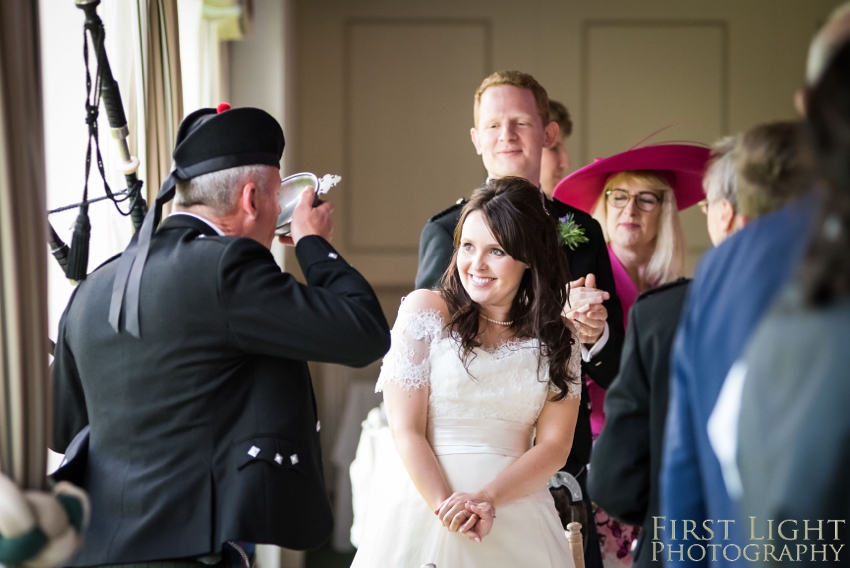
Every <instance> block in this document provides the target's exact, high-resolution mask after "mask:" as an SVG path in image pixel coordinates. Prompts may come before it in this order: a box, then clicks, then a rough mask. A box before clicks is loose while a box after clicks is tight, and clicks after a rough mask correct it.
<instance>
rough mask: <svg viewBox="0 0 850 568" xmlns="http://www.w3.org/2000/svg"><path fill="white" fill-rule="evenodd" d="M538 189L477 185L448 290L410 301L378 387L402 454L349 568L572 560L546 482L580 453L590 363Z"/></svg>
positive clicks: (517, 182) (387, 472)
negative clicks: (567, 315) (576, 440)
mask: <svg viewBox="0 0 850 568" xmlns="http://www.w3.org/2000/svg"><path fill="white" fill-rule="evenodd" d="M540 195H541V194H540V191H539V190H538V189H537V188H536V187H534V186H532V185H531V184H529V183H528V182H527V181H526V180H524V179H521V178H502V179H492V180H489V181H488V182H487V183H486V184H485V185H484V186H482V187H481V188H479V189H478V190H476V191H475V193H474V194H473V196H472V199H471V200H470V202H469V203H468V204H467V205H466V206H465V207H464V210H463V212H462V215H461V219H460V223H459V224H458V230H457V231H456V232H455V255H454V258H453V260H452V263H451V265H450V266H449V268H448V269H447V271H446V274H445V275H444V276H443V282H442V288H441V289H439V290H436V291H431V290H417V291H415V292H413V293H411V294H410V295H409V296H407V298H406V299H405V300H404V301H403V303H402V305H401V308H400V309H399V313H398V318H397V319H396V323H395V326H394V328H393V331H392V347H391V348H390V351H389V353H387V355H386V357H385V358H384V363H383V367H382V368H381V374H380V377H379V379H378V385H377V390H379V391H380V390H383V392H384V404H385V408H386V412H387V419H388V422H389V426H390V431H391V433H392V438H393V441H394V444H395V447H396V449H397V455H396V456H394V457H393V458H392V459H391V460H389V463H386V462H384V463H383V464H382V467H381V468H380V470H379V471H377V472H376V474H375V478H374V479H373V483H372V489H371V491H370V495H371V496H372V500H371V502H370V503H369V506H368V510H367V511H366V513H365V515H366V518H365V520H364V530H363V537H362V540H361V542H360V548H359V550H358V552H357V555H356V556H355V558H354V563H353V564H352V568H364V567H368V568H389V567H392V568H419V567H420V566H421V565H422V564H425V563H434V564H436V566H437V568H465V567H482V568H484V567H486V568H493V567H522V568H538V567H540V568H544V567H558V568H561V567H565V566H567V567H569V566H572V565H573V562H572V557H571V555H570V553H569V549H568V546H567V540H566V538H565V536H564V532H563V529H562V528H561V523H560V520H559V519H558V514H557V512H556V511H555V506H554V503H553V501H552V497H551V496H550V494H549V491H548V489H547V487H546V482H547V481H548V480H549V478H550V477H551V476H552V475H553V474H554V473H555V472H557V471H558V469H559V468H560V467H561V466H562V465H563V464H564V463H565V462H566V460H567V455H568V454H569V452H570V446H571V444H572V439H573V430H574V428H575V423H576V416H577V415H578V405H579V397H580V393H581V387H580V383H579V375H580V358H579V348H578V345H577V344H576V340H575V339H574V337H575V335H574V332H573V331H572V330H571V328H570V327H569V326H570V324H569V323H567V321H566V320H565V319H564V318H562V317H561V309H562V306H563V305H564V304H565V302H566V290H567V283H568V281H569V278H568V274H567V271H568V269H567V268H566V262H565V259H564V255H563V253H562V252H561V250H560V249H559V247H558V243H557V240H556V230H555V223H554V221H553V220H552V219H550V218H549V217H548V215H547V214H546V212H545V210H544V208H543V202H542V200H541V197H540ZM376 495H378V496H379V497H378V498H375V496H376Z"/></svg>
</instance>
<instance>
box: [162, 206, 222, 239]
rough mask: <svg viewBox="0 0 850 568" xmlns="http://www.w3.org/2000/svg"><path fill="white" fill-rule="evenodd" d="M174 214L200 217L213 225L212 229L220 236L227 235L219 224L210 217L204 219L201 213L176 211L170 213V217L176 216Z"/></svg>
mask: <svg viewBox="0 0 850 568" xmlns="http://www.w3.org/2000/svg"><path fill="white" fill-rule="evenodd" d="M174 215H188V216H189V217H194V218H195V219H199V220H201V221H203V222H204V223H206V224H207V225H209V226H210V227H212V230H213V231H215V232H216V233H218V236H220V237H224V236H225V234H224V231H222V230H221V229H219V228H218V226H217V225H216V224H215V223H213V222H212V221H210V220H209V219H204V218H203V217H201V216H200V215H195V214H194V213H189V212H188V211H175V212H174V213H172V214H171V215H169V217H171V216H174Z"/></svg>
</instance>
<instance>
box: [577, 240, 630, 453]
mask: <svg viewBox="0 0 850 568" xmlns="http://www.w3.org/2000/svg"><path fill="white" fill-rule="evenodd" d="M608 257H609V258H610V259H611V271H612V272H613V273H614V287H615V288H616V290H617V296H619V298H620V304H621V305H622V306H623V328H625V327H626V326H627V325H628V324H629V310H630V309H631V307H632V304H634V303H635V301H636V300H637V298H638V296H639V295H640V292H639V291H638V289H637V286H635V283H634V282H632V279H631V278H629V273H628V272H626V269H625V268H623V264H622V263H621V262H620V259H619V258H617V255H615V254H614V251H613V250H612V249H611V245H610V244H609V245H608ZM585 381H586V383H587V394H588V396H589V397H590V406H591V411H590V431H591V432H592V433H593V439H594V440H596V437H597V436H599V433H600V432H602V427H603V426H605V412H604V411H603V410H604V406H605V389H603V388H602V387H600V386H599V385H597V384H596V383H595V382H593V380H592V379H590V378H589V377H585Z"/></svg>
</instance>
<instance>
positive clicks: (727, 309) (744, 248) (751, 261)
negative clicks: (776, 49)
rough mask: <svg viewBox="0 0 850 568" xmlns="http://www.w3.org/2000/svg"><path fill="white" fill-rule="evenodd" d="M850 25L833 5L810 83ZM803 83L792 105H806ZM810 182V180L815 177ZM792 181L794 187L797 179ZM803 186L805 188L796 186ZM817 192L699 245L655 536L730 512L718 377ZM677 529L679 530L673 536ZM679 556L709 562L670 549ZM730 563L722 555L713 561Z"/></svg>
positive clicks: (785, 275)
mask: <svg viewBox="0 0 850 568" xmlns="http://www.w3.org/2000/svg"><path fill="white" fill-rule="evenodd" d="M848 32H850V11H848V10H847V7H846V5H845V6H844V7H843V8H840V9H839V10H837V11H836V12H834V13H833V15H832V17H831V18H830V19H829V21H828V22H827V23H826V24H825V25H824V27H823V28H822V29H821V30H820V32H819V33H818V35H817V36H816V37H815V39H814V40H813V42H812V46H811V48H810V51H809V58H808V61H807V69H806V78H807V82H808V84H809V85H812V84H813V83H814V82H816V81H817V78H818V77H819V76H820V73H822V70H823V69H824V67H825V66H826V63H827V62H828V61H829V58H830V57H831V55H832V53H833V52H834V48H835V46H836V45H837V44H840V43H841V42H842V41H843V38H846V37H847V34H848ZM805 93H806V91H805V90H803V91H800V92H798V94H797V96H796V99H795V100H796V101H797V106H798V109H800V110H805V99H806V94H805ZM804 183H807V184H808V186H809V187H811V185H812V182H811V180H809V181H808V182H803V181H802V180H801V181H800V184H801V185H802V184H804ZM798 189H800V188H799V187H798ZM803 189H805V188H803ZM817 203H818V199H817V197H816V196H815V195H814V194H813V192H811V191H809V192H808V193H807V194H806V195H805V196H803V197H802V198H799V199H795V200H793V201H792V202H790V203H788V204H787V205H785V206H784V207H783V208H782V209H780V210H779V211H777V212H775V213H773V214H770V215H766V216H765V217H763V218H761V219H758V220H757V221H755V222H753V223H751V224H750V225H748V226H747V227H745V228H744V229H743V230H741V231H740V232H738V233H737V234H736V235H734V236H733V237H731V238H730V239H728V240H727V242H725V243H724V244H723V245H722V246H720V247H718V248H716V249H714V250H712V251H709V252H708V253H706V255H705V257H704V259H703V261H702V262H701V263H700V267H699V269H698V271H697V275H696V277H695V278H694V282H693V284H692V286H691V291H690V296H689V299H688V301H687V304H686V306H685V309H684V313H683V315H682V320H681V322H680V325H679V331H678V333H677V337H676V340H675V344H674V349H673V362H672V381H671V387H670V388H671V390H670V397H671V403H670V414H669V416H668V417H667V424H666V433H667V435H666V437H665V442H664V458H663V467H662V472H661V484H662V487H661V516H662V517H664V519H663V521H664V523H666V524H665V529H664V530H661V531H660V533H659V536H660V537H661V538H663V539H664V541H665V544H669V545H676V547H677V548H678V544H681V541H671V539H672V534H671V532H672V531H671V530H670V529H671V525H670V523H671V522H672V521H674V520H676V521H681V520H686V519H687V520H693V521H696V523H697V525H698V526H699V525H700V524H701V523H702V521H703V520H705V519H713V520H717V519H737V518H739V514H738V513H739V512H738V511H737V509H736V507H735V506H733V503H732V500H731V498H730V496H729V494H728V492H727V490H726V486H725V484H724V482H723V475H722V473H721V467H720V463H719V461H718V459H717V456H716V455H715V452H714V450H713V448H712V445H711V443H710V441H709V437H708V431H707V428H708V420H709V417H710V414H711V412H712V410H713V409H714V406H715V403H716V402H717V400H718V395H719V393H720V390H721V387H722V385H723V382H724V380H725V378H726V376H727V374H728V373H729V371H730V369H731V368H732V364H733V363H734V361H735V360H736V359H738V358H739V357H740V356H741V354H742V351H743V349H744V347H745V346H746V344H747V341H748V340H749V338H750V335H751V333H752V332H753V330H754V329H755V326H756V325H757V324H758V322H759V320H760V319H761V318H762V316H763V315H764V313H765V311H766V310H767V308H768V306H769V305H770V304H771V302H772V301H773V299H774V298H775V296H776V293H777V292H778V291H779V290H780V289H781V288H782V286H783V285H784V284H785V283H786V282H787V281H788V280H789V278H790V277H791V275H792V274H793V272H794V270H795V268H796V267H797V265H798V263H799V261H800V259H801V257H802V255H803V252H804V251H805V249H806V247H807V244H808V235H809V234H810V232H811V227H812V223H813V221H814V214H815V211H816V210H817ZM729 528H730V530H729V540H728V541H723V540H722V537H723V536H724V533H723V531H717V532H716V533H715V538H714V539H713V540H712V543H716V544H721V545H724V544H730V543H732V544H738V545H740V544H742V543H744V544H746V543H745V541H744V538H743V535H744V533H743V531H742V529H741V528H740V527H739V526H738V525H735V524H732V525H729ZM679 538H681V535H679ZM673 559H674V560H675V561H677V562H685V563H688V564H689V565H690V564H704V565H708V562H709V561H710V560H711V558H710V557H707V558H705V559H704V560H703V561H702V562H692V561H689V560H688V559H687V558H684V559H680V558H679V557H678V556H677V555H674V556H673ZM717 563H719V564H720V565H726V564H731V563H730V562H728V561H727V560H726V559H725V558H724V557H723V556H722V555H719V556H717V558H716V563H715V562H712V565H713V566H716V565H717Z"/></svg>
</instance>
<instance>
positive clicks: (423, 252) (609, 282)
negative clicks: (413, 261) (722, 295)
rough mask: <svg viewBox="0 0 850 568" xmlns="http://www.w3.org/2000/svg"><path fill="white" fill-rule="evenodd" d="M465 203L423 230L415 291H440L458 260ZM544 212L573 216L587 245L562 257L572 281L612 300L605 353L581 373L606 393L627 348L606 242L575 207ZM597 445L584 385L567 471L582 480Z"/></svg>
mask: <svg viewBox="0 0 850 568" xmlns="http://www.w3.org/2000/svg"><path fill="white" fill-rule="evenodd" d="M465 204H466V200H463V199H461V200H459V201H458V202H457V203H456V204H455V205H453V206H451V207H449V208H448V209H446V210H445V211H442V212H440V213H438V214H436V215H434V216H433V217H431V218H430V219H429V220H428V222H427V223H426V224H425V228H424V229H422V235H421V237H420V239H419V269H418V271H417V273H416V288H417V289H419V288H436V287H437V286H439V284H440V278H442V276H443V273H444V272H445V271H446V268H448V266H449V264H450V263H451V259H452V255H453V254H454V231H455V227H457V224H458V222H459V221H460V213H461V209H463V206H464V205H465ZM546 209H547V211H549V214H550V215H552V216H553V217H555V218H556V219H560V218H562V217H565V216H566V215H572V217H573V220H574V221H575V223H576V224H577V225H578V226H580V227H581V228H583V229H584V231H585V236H586V237H587V238H588V242H587V243H583V244H580V245H578V246H577V247H576V249H575V250H570V249H569V247H566V246H565V247H564V253H565V254H566V255H567V260H568V261H569V270H570V278H571V279H578V278H581V277H583V276H587V275H588V274H591V273H593V274H594V275H595V276H596V285H597V287H598V288H599V289H601V290H605V291H606V292H608V293H609V294H610V295H611V297H610V298H609V299H608V300H606V301H605V302H604V306H605V308H606V309H607V310H608V333H609V336H608V342H607V343H606V344H605V346H604V347H603V348H602V350H601V351H600V352H599V353H597V354H596V356H595V357H594V358H593V359H592V360H591V361H590V362H589V363H587V362H584V361H582V370H583V371H584V372H585V373H587V374H588V375H590V377H591V378H592V379H593V380H594V381H596V383H598V384H599V385H600V386H601V387H603V388H607V387H608V385H609V384H610V383H611V381H613V380H614V377H615V376H616V375H617V369H619V367H620V349H621V348H622V346H623V335H624V332H623V307H622V305H621V304H620V299H619V298H618V297H617V290H616V287H615V285H614V275H613V273H612V272H611V260H610V259H609V257H608V249H607V247H606V245H605V237H604V235H603V234H602V228H601V227H600V226H599V223H598V222H597V221H596V219H594V218H593V217H591V216H590V215H588V214H587V213H585V212H584V211H580V210H578V209H576V208H575V207H572V206H570V205H567V204H566V203H562V202H560V201H557V200H550V199H546ZM592 445H593V439H592V436H591V431H590V399H589V397H588V395H587V388H586V387H585V386H584V385H582V393H581V405H580V406H579V415H578V419H577V422H576V430H575V435H574V436H573V447H572V450H571V452H570V457H569V458H568V460H567V464H566V465H565V466H564V469H565V470H566V471H569V472H570V473H572V474H574V475H575V474H578V473H579V472H580V471H581V469H582V468H583V467H584V466H585V465H586V464H587V463H588V461H590V450H591V447H592Z"/></svg>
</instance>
